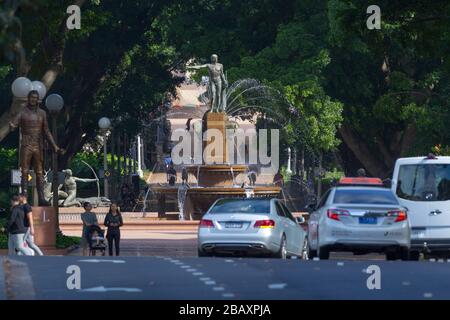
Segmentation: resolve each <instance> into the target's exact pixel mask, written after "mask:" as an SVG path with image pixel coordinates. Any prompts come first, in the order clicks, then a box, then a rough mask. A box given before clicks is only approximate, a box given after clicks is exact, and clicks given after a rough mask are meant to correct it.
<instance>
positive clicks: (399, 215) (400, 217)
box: [387, 210, 408, 222]
mask: <svg viewBox="0 0 450 320" xmlns="http://www.w3.org/2000/svg"><path fill="white" fill-rule="evenodd" d="M387 215H388V217H396V218H395V222H401V221H405V220H406V219H407V218H408V215H407V214H406V211H404V210H395V211H389V212H388V214H387Z"/></svg>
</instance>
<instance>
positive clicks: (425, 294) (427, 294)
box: [423, 292, 433, 298]
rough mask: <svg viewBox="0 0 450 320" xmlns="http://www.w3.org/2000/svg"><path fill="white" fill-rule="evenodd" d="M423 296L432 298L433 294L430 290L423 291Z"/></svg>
mask: <svg viewBox="0 0 450 320" xmlns="http://www.w3.org/2000/svg"><path fill="white" fill-rule="evenodd" d="M423 297H424V298H432V297H433V294H432V293H431V292H425V293H424V294H423Z"/></svg>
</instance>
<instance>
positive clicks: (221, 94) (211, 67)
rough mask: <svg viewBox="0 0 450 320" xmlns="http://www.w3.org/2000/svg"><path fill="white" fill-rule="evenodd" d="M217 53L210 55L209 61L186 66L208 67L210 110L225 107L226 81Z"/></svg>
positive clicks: (190, 67) (221, 110)
mask: <svg viewBox="0 0 450 320" xmlns="http://www.w3.org/2000/svg"><path fill="white" fill-rule="evenodd" d="M218 61H219V58H218V56H217V54H213V55H212V56H211V63H208V64H203V65H199V66H188V67H187V68H188V69H194V70H199V69H202V68H207V69H208V75H209V85H208V96H209V99H210V103H211V112H224V111H225V109H226V93H227V88H228V81H227V79H226V77H225V74H224V72H223V65H222V64H221V63H219V62H218Z"/></svg>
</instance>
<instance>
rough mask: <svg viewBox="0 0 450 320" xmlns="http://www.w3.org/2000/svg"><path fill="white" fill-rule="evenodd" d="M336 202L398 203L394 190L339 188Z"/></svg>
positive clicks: (335, 197)
mask: <svg viewBox="0 0 450 320" xmlns="http://www.w3.org/2000/svg"><path fill="white" fill-rule="evenodd" d="M334 203H351V204H359V203H364V204H394V205H397V204H398V201H397V199H396V198H395V195H394V194H393V193H392V191H390V190H388V189H386V190H373V189H337V190H336V193H335V195H334Z"/></svg>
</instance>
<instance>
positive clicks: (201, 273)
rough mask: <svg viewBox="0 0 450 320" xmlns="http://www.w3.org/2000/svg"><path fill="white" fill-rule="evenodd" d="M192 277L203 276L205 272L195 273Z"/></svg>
mask: <svg viewBox="0 0 450 320" xmlns="http://www.w3.org/2000/svg"><path fill="white" fill-rule="evenodd" d="M192 275H194V276H202V275H203V272H194V273H193V274H192Z"/></svg>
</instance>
